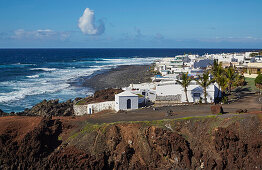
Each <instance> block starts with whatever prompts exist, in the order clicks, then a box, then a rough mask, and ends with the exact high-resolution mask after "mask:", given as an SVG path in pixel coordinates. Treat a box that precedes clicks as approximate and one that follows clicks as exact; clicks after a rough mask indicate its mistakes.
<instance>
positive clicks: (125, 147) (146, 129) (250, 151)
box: [0, 114, 262, 169]
mask: <svg viewBox="0 0 262 170" xmlns="http://www.w3.org/2000/svg"><path fill="white" fill-rule="evenodd" d="M0 125H1V127H2V128H1V130H0V146H1V147H0V169H17V168H20V169H25V168H32V169H70V168H80V169H82V168H85V169H172V168H177V169H256V168H257V169H261V168H262V159H261V158H262V155H261V153H262V152H261V151H262V148H261V146H262V140H261V139H262V138H261V137H262V134H261V122H260V119H259V117H258V116H257V115H253V114H240V115H218V116H201V117H188V118H181V119H165V120H156V121H141V122H115V123H103V124H92V123H87V122H86V117H53V118H51V117H28V116H26V117H22V116H7V117H1V118H0Z"/></svg>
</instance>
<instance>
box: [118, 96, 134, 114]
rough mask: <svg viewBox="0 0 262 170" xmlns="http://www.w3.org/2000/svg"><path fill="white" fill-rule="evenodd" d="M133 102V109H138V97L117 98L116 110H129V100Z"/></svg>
mask: <svg viewBox="0 0 262 170" xmlns="http://www.w3.org/2000/svg"><path fill="white" fill-rule="evenodd" d="M128 99H130V100H131V109H138V96H118V95H116V97H115V110H116V111H119V110H127V100H128Z"/></svg>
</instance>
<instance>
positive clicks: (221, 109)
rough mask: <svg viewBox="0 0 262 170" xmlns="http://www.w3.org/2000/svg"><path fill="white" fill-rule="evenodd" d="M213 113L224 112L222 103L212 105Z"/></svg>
mask: <svg viewBox="0 0 262 170" xmlns="http://www.w3.org/2000/svg"><path fill="white" fill-rule="evenodd" d="M211 113H212V114H219V113H222V114H223V113H224V111H223V108H222V106H221V105H214V106H211Z"/></svg>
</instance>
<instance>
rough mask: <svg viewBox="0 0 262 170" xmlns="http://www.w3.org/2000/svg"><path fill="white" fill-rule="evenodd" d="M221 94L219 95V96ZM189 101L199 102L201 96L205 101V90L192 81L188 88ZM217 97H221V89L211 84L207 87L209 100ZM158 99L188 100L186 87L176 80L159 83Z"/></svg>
mask: <svg viewBox="0 0 262 170" xmlns="http://www.w3.org/2000/svg"><path fill="white" fill-rule="evenodd" d="M218 95H219V96H218ZM187 96H188V100H189V102H192V103H198V102H199V101H200V98H201V99H202V102H204V91H203V88H202V87H201V86H199V85H198V84H196V82H195V81H192V82H191V84H190V85H189V86H188V88H187ZM216 97H220V91H219V89H218V88H217V86H216V85H214V84H211V85H210V86H208V88H207V102H208V103H213V102H214V101H215V98H216ZM156 101H172V102H174V103H183V102H186V95H185V92H184V88H183V87H182V86H181V85H180V84H176V83H175V82H169V83H163V84H159V85H158V86H157V87H156Z"/></svg>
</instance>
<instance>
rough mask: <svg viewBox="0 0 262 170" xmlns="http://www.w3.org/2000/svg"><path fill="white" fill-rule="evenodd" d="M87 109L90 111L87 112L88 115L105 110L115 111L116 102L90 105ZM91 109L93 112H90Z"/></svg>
mask: <svg viewBox="0 0 262 170" xmlns="http://www.w3.org/2000/svg"><path fill="white" fill-rule="evenodd" d="M87 109H88V110H87V112H88V114H93V113H97V112H101V111H103V110H114V109H115V101H107V102H100V103H92V104H88V108H87ZM90 109H91V112H90Z"/></svg>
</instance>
